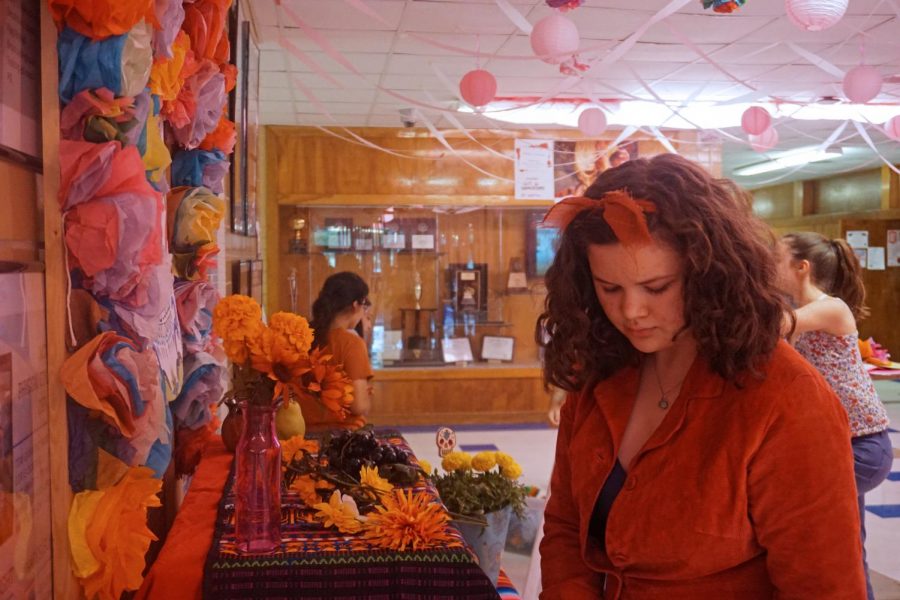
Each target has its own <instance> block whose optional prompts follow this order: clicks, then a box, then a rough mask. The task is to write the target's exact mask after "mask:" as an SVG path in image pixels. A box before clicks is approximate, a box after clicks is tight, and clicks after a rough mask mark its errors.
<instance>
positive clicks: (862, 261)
mask: <svg viewBox="0 0 900 600" xmlns="http://www.w3.org/2000/svg"><path fill="white" fill-rule="evenodd" d="M853 253H854V254H856V258H858V259H859V266H860V267H862V268H863V269H868V268H869V267H868V264H869V249H868V248H854V249H853Z"/></svg>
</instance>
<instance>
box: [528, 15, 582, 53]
mask: <svg viewBox="0 0 900 600" xmlns="http://www.w3.org/2000/svg"><path fill="white" fill-rule="evenodd" d="M579 44H581V37H580V36H579V35H578V28H577V27H575V23H573V22H572V21H570V20H569V19H567V18H565V17H564V16H562V15H560V14H556V13H554V14H552V15H550V16H548V17H544V18H543V19H541V20H540V21H538V22H537V23H536V24H535V26H534V28H533V29H532V30H531V49H532V50H533V51H534V54H535V56H537V57H538V58H540V59H541V60H542V61H544V62H545V63H550V64H551V65H558V64H559V63H561V62H563V61H564V60H566V59H567V58H569V57H570V56H571V55H573V54H575V53H576V52H578V46H579Z"/></svg>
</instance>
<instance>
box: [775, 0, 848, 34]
mask: <svg viewBox="0 0 900 600" xmlns="http://www.w3.org/2000/svg"><path fill="white" fill-rule="evenodd" d="M849 1H850V0H785V2H784V8H785V11H786V12H787V17H788V20H789V21H790V22H791V23H793V24H794V25H796V26H797V27H798V28H800V29H803V30H804V31H822V30H823V29H828V28H829V27H831V26H832V25H834V24H835V23H837V22H838V21H840V20H841V17H843V16H844V13H845V12H847V5H848V4H849Z"/></svg>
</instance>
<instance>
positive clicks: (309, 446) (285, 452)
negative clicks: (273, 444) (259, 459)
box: [281, 435, 319, 462]
mask: <svg viewBox="0 0 900 600" xmlns="http://www.w3.org/2000/svg"><path fill="white" fill-rule="evenodd" d="M301 450H305V451H306V452H308V453H309V454H316V453H318V452H319V442H317V441H316V440H307V439H305V438H304V437H303V436H302V435H295V436H294V437H292V438H290V439H288V440H284V441H282V442H281V460H282V462H291V461H292V460H293V459H294V456H296V455H297V453H298V452H300V451H301Z"/></svg>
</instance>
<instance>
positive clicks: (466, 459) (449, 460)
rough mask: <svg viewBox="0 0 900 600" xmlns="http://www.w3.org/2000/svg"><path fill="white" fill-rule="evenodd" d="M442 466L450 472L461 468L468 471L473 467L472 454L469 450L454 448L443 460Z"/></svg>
mask: <svg viewBox="0 0 900 600" xmlns="http://www.w3.org/2000/svg"><path fill="white" fill-rule="evenodd" d="M441 466H442V467H444V470H445V471H447V472H448V473H449V472H451V471H460V470H465V471H468V470H469V469H471V468H472V456H471V455H470V454H469V453H468V452H462V451H460V450H454V451H453V452H451V453H450V454H448V455H447V456H445V457H444V460H442V461H441Z"/></svg>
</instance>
